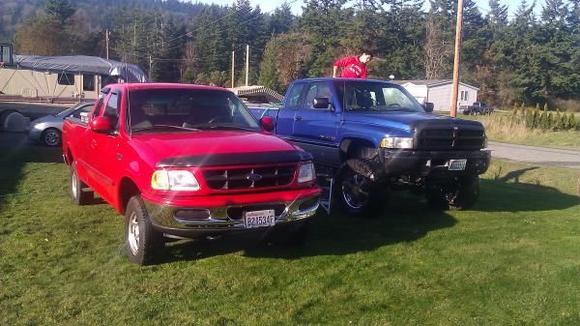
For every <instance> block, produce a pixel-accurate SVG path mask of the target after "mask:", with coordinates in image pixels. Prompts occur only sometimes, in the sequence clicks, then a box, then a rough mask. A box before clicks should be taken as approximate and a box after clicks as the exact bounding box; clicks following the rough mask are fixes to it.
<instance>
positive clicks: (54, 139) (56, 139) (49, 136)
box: [40, 128, 62, 147]
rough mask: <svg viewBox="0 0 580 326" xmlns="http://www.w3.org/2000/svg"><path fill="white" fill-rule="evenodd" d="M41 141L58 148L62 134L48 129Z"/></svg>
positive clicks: (53, 129) (54, 129)
mask: <svg viewBox="0 0 580 326" xmlns="http://www.w3.org/2000/svg"><path fill="white" fill-rule="evenodd" d="M40 139H41V140H42V143H43V144H45V145H46V146H50V147H57V146H59V145H60V144H61V140H62V133H61V132H60V130H58V129H56V128H48V129H46V130H45V131H43V132H42V135H41V136H40Z"/></svg>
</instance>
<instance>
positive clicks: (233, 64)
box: [232, 51, 236, 88]
mask: <svg viewBox="0 0 580 326" xmlns="http://www.w3.org/2000/svg"><path fill="white" fill-rule="evenodd" d="M235 69H236V51H232V88H234V86H235V84H234V79H235V78H236V77H235V73H234V71H235Z"/></svg>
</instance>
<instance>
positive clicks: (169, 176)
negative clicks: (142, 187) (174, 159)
mask: <svg viewBox="0 0 580 326" xmlns="http://www.w3.org/2000/svg"><path fill="white" fill-rule="evenodd" d="M151 188H153V189H155V190H172V191H198V190H199V189H200V186H199V183H198V182H197V179H196V178H195V176H194V175H193V173H191V171H187V170H157V171H155V172H153V175H152V176H151Z"/></svg>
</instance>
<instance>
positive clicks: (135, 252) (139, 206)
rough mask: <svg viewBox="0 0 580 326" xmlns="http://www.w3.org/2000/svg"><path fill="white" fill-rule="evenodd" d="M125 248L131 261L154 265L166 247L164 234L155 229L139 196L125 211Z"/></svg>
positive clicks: (134, 197)
mask: <svg viewBox="0 0 580 326" xmlns="http://www.w3.org/2000/svg"><path fill="white" fill-rule="evenodd" d="M125 247H126V251H127V257H128V258H129V261H131V262H133V263H136V264H138V265H150V264H153V263H154V262H155V260H156V258H157V257H158V256H159V254H160V252H161V251H162V250H163V248H164V247H165V239H164V238H163V234H162V233H161V232H159V231H157V230H155V229H154V228H153V225H152V224H151V220H150V218H149V214H148V213H147V210H146V209H145V205H144V204H143V200H142V199H141V197H140V196H139V195H137V196H133V197H131V199H129V203H128V204H127V209H126V210H125Z"/></svg>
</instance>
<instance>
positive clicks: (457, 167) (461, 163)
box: [449, 159, 467, 171]
mask: <svg viewBox="0 0 580 326" xmlns="http://www.w3.org/2000/svg"><path fill="white" fill-rule="evenodd" d="M466 166H467V160H466V159H463V160H449V171H464V170H465V167H466Z"/></svg>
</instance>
